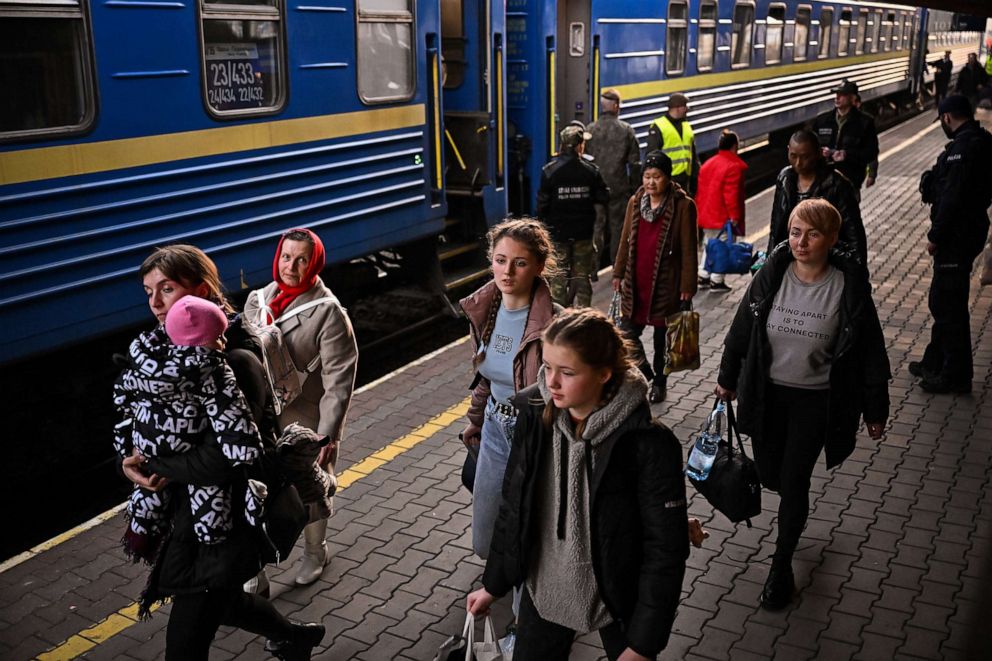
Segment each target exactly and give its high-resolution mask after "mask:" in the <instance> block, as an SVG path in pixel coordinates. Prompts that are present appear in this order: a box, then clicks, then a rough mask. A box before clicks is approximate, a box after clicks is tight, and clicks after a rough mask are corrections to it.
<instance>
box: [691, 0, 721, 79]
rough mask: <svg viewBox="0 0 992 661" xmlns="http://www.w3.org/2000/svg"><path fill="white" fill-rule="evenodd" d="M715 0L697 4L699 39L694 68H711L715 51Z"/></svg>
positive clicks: (705, 69) (707, 69) (704, 0)
mask: <svg viewBox="0 0 992 661" xmlns="http://www.w3.org/2000/svg"><path fill="white" fill-rule="evenodd" d="M717 14H718V12H717V5H716V0H703V1H702V2H701V3H700V5H699V39H698V40H697V41H698V44H697V45H696V68H697V69H698V70H699V71H709V70H711V69H712V68H713V57H714V54H715V53H716V21H717Z"/></svg>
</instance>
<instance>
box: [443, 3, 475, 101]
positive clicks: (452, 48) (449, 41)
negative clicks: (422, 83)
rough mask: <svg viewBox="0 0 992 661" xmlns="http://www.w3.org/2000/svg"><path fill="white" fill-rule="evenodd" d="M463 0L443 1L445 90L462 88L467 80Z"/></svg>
mask: <svg viewBox="0 0 992 661" xmlns="http://www.w3.org/2000/svg"><path fill="white" fill-rule="evenodd" d="M462 13H463V12H462V0H441V58H442V60H443V61H444V72H445V76H444V82H443V83H442V85H443V86H444V89H446V90H450V89H455V88H457V87H460V86H461V84H462V82H463V81H464V80H465V67H466V66H467V65H468V62H466V61H465V45H466V43H467V40H466V39H465V27H464V25H463V24H462V23H463V18H462Z"/></svg>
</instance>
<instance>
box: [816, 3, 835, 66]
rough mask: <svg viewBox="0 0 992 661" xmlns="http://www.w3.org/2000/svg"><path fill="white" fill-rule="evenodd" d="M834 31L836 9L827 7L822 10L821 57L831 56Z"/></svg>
mask: <svg viewBox="0 0 992 661" xmlns="http://www.w3.org/2000/svg"><path fill="white" fill-rule="evenodd" d="M833 32H834V10H833V8H832V7H825V8H823V9H821V10H820V54H819V55H820V57H829V56H830V37H832V36H833Z"/></svg>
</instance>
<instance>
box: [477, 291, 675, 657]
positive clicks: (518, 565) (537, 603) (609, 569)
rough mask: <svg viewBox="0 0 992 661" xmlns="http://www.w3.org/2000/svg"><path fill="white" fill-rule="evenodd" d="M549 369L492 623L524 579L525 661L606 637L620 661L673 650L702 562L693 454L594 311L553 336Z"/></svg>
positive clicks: (540, 390)
mask: <svg viewBox="0 0 992 661" xmlns="http://www.w3.org/2000/svg"><path fill="white" fill-rule="evenodd" d="M543 341H544V369H543V370H542V371H541V372H540V373H539V375H538V382H537V384H536V385H534V386H531V387H529V388H526V389H524V390H522V391H520V392H519V393H518V395H517V397H516V398H515V400H514V404H515V406H516V407H517V410H518V411H519V417H518V419H517V426H516V429H515V431H514V438H513V445H512V450H511V453H510V459H509V464H508V465H507V473H506V478H505V482H504V486H503V503H502V505H501V507H500V512H499V516H498V518H497V521H496V529H495V533H494V535H493V541H492V546H491V547H490V550H489V559H488V562H487V563H486V570H485V573H484V574H483V579H482V582H483V585H484V586H485V587H484V588H482V589H480V590H477V591H476V592H473V593H472V594H471V595H469V597H468V609H469V611H471V612H472V613H475V614H481V613H484V612H486V611H487V610H488V609H489V605H490V604H491V603H492V602H493V600H494V599H495V598H497V597H499V596H502V595H504V594H506V592H508V591H509V590H510V589H511V588H512V587H514V586H516V585H520V584H523V586H524V588H525V590H524V593H523V597H522V599H521V605H520V613H519V616H518V622H517V640H516V646H515V648H514V659H516V661H529V660H531V659H534V660H537V659H540V660H542V661H545V660H552V659H567V658H568V654H569V650H570V648H571V645H572V641H573V639H574V637H575V635H576V634H577V633H579V634H581V633H586V632H589V631H596V630H598V631H599V632H600V637H601V638H602V640H603V646H604V648H605V649H606V653H607V655H608V656H609V658H610V659H618V658H623V659H631V660H637V659H653V658H655V657H656V656H657V654H658V653H659V652H660V651H661V650H662V649H664V647H665V645H666V644H667V642H668V636H669V633H670V632H671V627H672V622H673V621H674V619H675V611H676V607H677V606H678V602H679V596H680V591H681V588H682V578H683V575H684V573H685V561H686V558H687V557H688V553H689V541H688V526H687V519H686V499H685V481H684V479H683V477H682V457H681V455H682V452H681V446H680V444H679V442H678V440H677V439H676V438H675V436H674V435H673V434H672V432H671V431H669V430H668V429H667V428H666V427H664V426H663V425H661V424H660V423H658V422H656V421H654V420H653V419H652V418H651V411H650V408H649V407H648V403H647V399H646V396H647V390H648V385H647V382H646V381H645V380H644V377H643V376H641V375H640V373H639V372H638V371H637V370H634V369H630V368H631V365H630V363H629V360H628V348H627V343H626V342H625V341H624V340H623V338H622V336H621V335H620V333H619V331H618V330H617V329H616V327H615V326H614V325H613V324H611V323H610V322H609V321H608V320H607V319H606V317H605V316H604V315H603V314H602V313H601V312H598V311H596V310H593V309H588V308H586V309H581V310H566V311H565V312H563V313H562V314H561V315H559V316H558V317H557V318H556V319H555V320H554V321H552V322H551V324H550V325H549V326H548V328H547V330H545V332H544V340H543Z"/></svg>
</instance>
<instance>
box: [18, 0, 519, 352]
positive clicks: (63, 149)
mask: <svg viewBox="0 0 992 661" xmlns="http://www.w3.org/2000/svg"><path fill="white" fill-rule="evenodd" d="M480 6H481V5H480ZM486 8H487V9H488V5H486ZM482 14H483V10H479V11H476V12H475V14H474V15H471V13H470V12H469V11H465V12H463V16H462V17H461V18H462V19H466V18H468V19H470V20H471V19H474V20H478V21H480V22H479V23H478V24H477V25H475V26H471V27H470V28H469V29H463V30H462V34H460V35H458V36H457V39H458V40H459V43H461V44H462V45H463V51H466V57H465V63H464V65H463V67H462V68H463V70H462V79H463V83H462V85H460V86H458V85H454V86H452V87H453V89H452V90H451V91H450V92H449V89H448V88H447V87H446V86H444V85H443V84H442V77H443V75H444V68H445V67H444V66H443V65H442V62H441V42H442V39H443V37H442V35H441V16H440V13H439V6H438V3H436V2H428V1H421V0H355V2H339V1H337V0H299V1H298V2H297V1H294V2H289V3H287V2H286V1H285V0H229V1H227V2H225V3H223V4H221V3H219V2H215V1H214V0H197V1H195V2H186V1H184V0H105V1H103V2H90V1H89V0H17V2H2V1H0V83H2V86H3V89H4V90H5V94H4V102H3V103H2V104H0V283H2V285H0V327H2V328H3V329H4V331H3V334H2V339H0V363H9V362H11V361H15V360H18V359H22V358H25V357H27V356H29V355H32V354H34V353H37V352H42V351H49V350H52V349H54V348H57V347H60V346H63V345H65V344H67V343H71V342H75V341H79V340H85V339H87V338H90V337H93V336H96V335H99V334H103V333H107V332H109V331H113V330H116V329H119V328H122V327H125V326H128V325H132V324H136V323H142V322H144V321H146V320H147V319H148V310H147V307H146V303H145V301H144V299H143V294H142V292H141V287H140V283H139V282H138V280H137V275H136V273H137V271H136V269H137V266H138V264H140V262H141V261H142V259H143V258H144V257H145V256H146V255H147V254H148V253H149V252H150V251H151V250H152V249H153V248H154V247H156V246H161V245H165V244H168V243H175V242H190V243H193V244H196V245H198V246H200V247H202V248H203V249H204V250H206V251H207V252H208V253H209V254H210V255H211V257H212V258H213V259H214V260H215V261H216V262H217V264H218V266H219V268H220V272H221V274H222V277H223V278H224V281H225V284H226V286H227V287H228V288H230V289H232V290H236V289H239V288H243V287H246V286H252V287H254V286H258V285H261V284H263V283H264V282H266V281H267V280H268V279H269V278H270V277H271V266H270V265H271V260H272V250H273V248H274V246H275V244H276V238H277V237H278V236H279V234H280V232H281V231H283V230H284V229H285V228H287V227H291V226H301V225H307V226H310V227H313V228H315V229H317V230H318V231H319V232H320V233H321V235H322V237H323V238H324V241H325V243H326V245H327V247H328V253H329V259H330V260H331V261H332V262H345V261H348V260H353V259H356V258H360V257H361V256H363V255H368V254H369V253H372V252H374V251H381V250H384V249H388V248H394V247H396V246H410V245H414V246H425V245H426V246H429V247H430V249H431V250H434V249H435V246H436V243H437V237H438V236H439V235H441V234H442V232H444V231H445V229H446V225H458V224H459V223H458V219H455V220H452V219H450V218H447V213H448V195H447V193H448V192H449V191H448V190H447V188H446V183H445V179H446V177H447V176H448V174H449V173H448V172H447V169H448V165H450V163H447V162H446V159H445V136H446V134H450V135H451V137H452V139H454V138H455V137H456V136H455V133H457V132H458V131H460V130H462V125H463V124H465V123H466V122H468V121H469V120H468V119H466V117H471V121H472V122H474V123H475V124H474V126H473V132H474V135H475V136H476V145H475V146H476V147H477V146H478V144H482V143H484V144H485V145H486V146H487V149H486V150H483V151H484V152H485V154H486V156H485V158H480V157H477V156H475V157H474V160H471V159H470V158H469V156H470V155H474V154H476V151H477V150H476V149H474V148H473V147H467V148H464V149H462V158H463V159H465V162H464V165H465V167H464V170H465V171H468V170H469V168H479V170H480V171H475V170H471V171H470V172H469V175H467V176H462V177H461V178H459V177H457V176H454V175H452V179H455V180H456V181H454V190H452V191H450V192H452V193H455V194H456V195H460V196H462V197H464V198H465V199H466V200H467V202H459V203H458V205H460V207H461V208H462V209H470V210H474V209H475V208H476V207H478V208H479V209H481V210H480V211H477V212H475V213H476V215H477V216H480V217H482V218H484V219H487V221H489V220H491V219H493V218H496V217H499V216H501V215H502V213H503V211H505V193H502V192H501V191H502V188H501V179H502V176H503V174H502V171H503V167H504V165H505V163H504V159H505V152H504V151H502V150H500V149H496V148H495V147H494V146H493V145H494V144H498V142H497V141H498V140H501V139H502V133H503V130H504V127H503V126H499V127H497V126H496V124H495V118H497V117H501V112H500V111H499V106H498V105H497V104H498V99H497V98H496V97H495V96H494V95H495V94H497V91H496V88H497V87H498V88H499V92H500V93H501V92H502V85H499V86H497V85H492V86H488V85H483V84H481V83H480V82H479V80H470V79H469V77H470V76H475V77H480V78H481V77H483V76H485V75H487V72H486V71H485V70H484V69H483V68H482V67H484V66H488V65H491V64H492V61H493V60H494V59H498V57H499V55H498V54H496V52H495V49H500V50H501V49H502V43H501V42H500V43H498V44H496V45H495V46H494V45H493V44H492V40H490V39H488V38H486V37H485V35H486V34H488V31H490V30H491V31H492V33H493V34H498V33H500V31H501V30H502V12H501V8H500V11H499V12H498V13H494V14H493V15H492V16H493V18H492V19H491V20H489V21H485V20H482V19H483V18H484V16H483V15H482ZM452 24H454V21H452ZM480 42H481V44H482V45H480ZM472 49H474V50H472ZM473 58H475V59H473ZM480 62H481V63H482V64H480ZM448 82H449V85H450V84H451V77H450V76H449V81H448ZM500 82H502V81H500ZM490 87H491V88H492V90H490ZM445 96H449V98H448V99H447V101H448V102H447V104H446V99H445ZM449 112H450V113H451V121H452V124H453V126H452V128H451V130H447V131H446V127H445V121H446V120H447V118H448V113H449ZM459 113H461V114H459ZM482 114H485V115H486V117H485V118H484V117H482ZM482 126H485V127H487V129H488V128H492V129H493V130H487V131H484V132H483V131H476V129H479V127H482ZM480 136H481V137H480ZM451 158H452V157H451V156H449V159H448V160H451ZM482 170H484V171H482ZM462 171H463V169H462V168H459V172H462ZM497 184H500V186H497ZM446 218H447V220H446ZM411 242H412V243H411ZM398 252H399V253H402V252H403V251H402V250H400V251H398ZM431 259H432V261H436V256H431Z"/></svg>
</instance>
